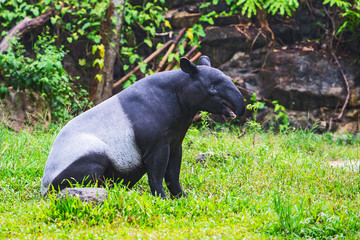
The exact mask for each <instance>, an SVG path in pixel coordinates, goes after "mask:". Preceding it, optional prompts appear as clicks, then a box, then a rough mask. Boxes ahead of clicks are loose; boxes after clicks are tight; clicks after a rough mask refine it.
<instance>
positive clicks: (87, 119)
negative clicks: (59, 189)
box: [41, 96, 141, 195]
mask: <svg viewBox="0 0 360 240" xmlns="http://www.w3.org/2000/svg"><path fill="white" fill-rule="evenodd" d="M89 154H101V155H104V156H107V158H108V159H110V161H111V163H112V165H113V166H114V168H115V170H116V171H118V172H119V173H127V172H130V171H131V170H133V169H135V168H137V167H138V166H139V165H141V155H140V150H139V148H138V146H137V145H136V143H135V135H134V130H133V127H132V125H131V122H130V120H129V119H128V117H127V115H126V114H125V113H124V110H123V108H122V106H121V104H120V102H119V100H118V98H117V97H116V96H114V97H112V98H110V99H108V100H107V101H105V102H104V103H102V104H100V105H98V106H96V107H94V108H92V109H90V110H88V111H86V112H85V113H83V114H81V115H79V116H78V117H76V118H74V119H73V120H71V121H70V122H69V123H68V124H66V126H65V127H64V128H63V129H62V130H61V131H60V132H59V134H58V136H57V138H56V139H55V142H54V144H53V148H52V149H51V152H50V154H49V157H48V160H47V162H46V165H45V170H44V176H43V179H42V187H41V193H42V194H43V195H44V194H46V192H47V190H48V188H49V185H50V184H51V183H52V181H53V180H54V179H55V178H56V177H57V176H58V175H59V174H60V173H61V172H63V171H64V170H65V169H66V168H68V167H69V166H70V165H71V164H73V163H74V162H76V161H77V160H78V159H81V158H82V157H84V156H86V155H89Z"/></svg>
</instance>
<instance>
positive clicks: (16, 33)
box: [0, 8, 54, 53]
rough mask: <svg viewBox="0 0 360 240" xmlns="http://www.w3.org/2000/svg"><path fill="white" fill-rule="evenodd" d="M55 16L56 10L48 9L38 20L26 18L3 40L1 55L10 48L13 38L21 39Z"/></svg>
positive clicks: (0, 44)
mask: <svg viewBox="0 0 360 240" xmlns="http://www.w3.org/2000/svg"><path fill="white" fill-rule="evenodd" d="M53 14H54V9H52V8H50V9H48V10H47V11H46V12H45V13H44V14H42V15H40V16H38V17H37V18H29V17H26V18H24V19H23V20H22V21H20V22H19V23H18V24H16V26H15V27H13V28H12V29H11V30H10V31H9V33H8V34H7V35H6V36H5V37H4V38H3V40H2V41H1V43H0V53H4V52H5V51H6V49H8V47H9V41H10V39H11V38H12V37H21V35H23V34H24V33H25V32H27V31H29V30H30V29H32V28H35V27H38V26H41V25H43V24H44V23H45V22H46V21H47V20H49V19H50V17H51V16H52V15H53Z"/></svg>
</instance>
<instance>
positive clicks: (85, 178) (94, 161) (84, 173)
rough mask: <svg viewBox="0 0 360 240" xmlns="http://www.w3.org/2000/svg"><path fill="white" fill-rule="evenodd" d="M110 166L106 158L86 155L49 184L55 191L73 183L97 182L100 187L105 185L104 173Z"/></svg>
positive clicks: (98, 155)
mask: <svg viewBox="0 0 360 240" xmlns="http://www.w3.org/2000/svg"><path fill="white" fill-rule="evenodd" d="M109 164H110V160H109V159H108V157H107V156H104V155H102V154H96V153H88V154H87V155H86V156H83V157H81V158H79V159H78V160H76V161H75V162H74V163H72V164H70V165H69V166H68V167H67V168H66V169H64V170H63V171H62V172H61V173H60V174H59V175H58V176H56V177H55V178H54V180H53V181H52V182H51V185H52V186H51V187H50V189H51V188H52V187H54V189H55V190H58V189H59V188H60V189H63V188H66V187H71V185H72V184H74V183H83V184H84V185H87V184H88V183H95V182H98V183H100V185H102V184H104V183H105V176H104V173H105V172H106V169H107V168H108V166H109Z"/></svg>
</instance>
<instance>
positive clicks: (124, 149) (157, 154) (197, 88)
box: [41, 56, 245, 198]
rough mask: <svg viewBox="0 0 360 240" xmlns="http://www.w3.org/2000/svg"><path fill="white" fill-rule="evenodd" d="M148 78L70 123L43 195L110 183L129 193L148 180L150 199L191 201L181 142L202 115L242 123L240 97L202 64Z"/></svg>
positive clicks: (48, 168)
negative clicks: (183, 178) (73, 185)
mask: <svg viewBox="0 0 360 240" xmlns="http://www.w3.org/2000/svg"><path fill="white" fill-rule="evenodd" d="M180 68H181V69H178V70H172V71H167V72H161V73H157V74H153V75H150V76H148V77H145V78H144V79H142V80H140V81H138V82H136V83H134V84H133V85H131V86H130V87H128V88H126V89H125V90H123V91H122V92H120V93H118V94H117V95H115V96H113V97H111V98H109V99H108V100H106V101H104V102H103V103H101V104H99V105H97V106H95V107H94V108H92V109H90V110H88V111H86V112H84V113H82V114H80V115H79V116H77V117H75V118H74V119H72V120H71V121H70V122H69V123H67V124H66V125H65V127H64V128H63V129H62V130H61V131H60V132H59V134H58V136H57V137H56V139H55V142H54V144H53V146H52V149H51V152H50V154H49V157H48V159H47V162H46V165H45V170H44V176H43V179H42V188H41V192H42V194H43V195H46V193H47V191H48V190H49V189H51V186H54V188H55V189H58V188H60V189H62V188H65V187H68V186H69V181H70V182H82V181H83V180H84V179H85V178H87V181H96V180H105V179H110V180H113V181H123V184H125V185H127V186H129V187H132V186H133V185H134V184H135V183H136V182H138V181H139V180H140V178H141V177H142V176H143V175H144V174H145V173H147V175H148V180H149V185H150V189H151V192H152V194H153V195H159V196H161V197H163V198H166V195H165V192H164V188H163V179H164V178H165V182H166V185H167V187H168V189H169V191H170V193H171V195H172V196H175V197H180V196H184V197H185V196H186V195H185V193H184V192H183V190H182V189H181V186H180V183H179V174H180V165H181V157H182V141H183V139H184V137H185V134H186V131H187V130H188V128H189V127H190V125H191V122H192V119H193V117H194V116H195V114H196V113H197V112H198V111H200V110H202V111H208V112H210V113H216V114H223V115H225V116H230V115H231V116H235V115H238V116H240V115H242V114H243V113H244V111H245V104H244V100H243V97H242V95H241V93H240V91H239V90H238V89H237V88H236V87H235V85H234V84H233V83H232V82H231V80H230V79H229V78H228V77H227V76H226V75H225V74H224V73H223V72H221V71H220V70H218V69H215V68H212V67H211V66H210V59H209V58H208V57H206V56H202V57H201V58H200V59H199V61H198V66H195V65H194V64H193V63H192V62H190V61H189V60H188V59H187V58H181V60H180Z"/></svg>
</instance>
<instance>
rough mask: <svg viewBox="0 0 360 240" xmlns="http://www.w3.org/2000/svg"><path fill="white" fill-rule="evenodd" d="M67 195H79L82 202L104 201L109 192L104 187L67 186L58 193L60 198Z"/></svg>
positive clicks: (64, 197) (62, 198) (64, 198)
mask: <svg viewBox="0 0 360 240" xmlns="http://www.w3.org/2000/svg"><path fill="white" fill-rule="evenodd" d="M67 197H78V198H79V200H80V201H82V202H93V203H103V202H104V200H105V199H107V197H108V194H107V190H106V189H104V188H65V189H63V190H61V192H60V193H59V194H58V195H57V199H60V200H66V198H67Z"/></svg>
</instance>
